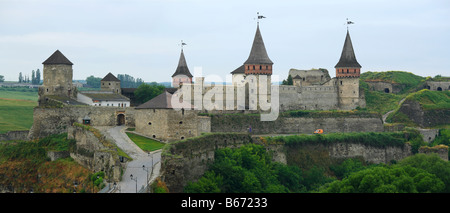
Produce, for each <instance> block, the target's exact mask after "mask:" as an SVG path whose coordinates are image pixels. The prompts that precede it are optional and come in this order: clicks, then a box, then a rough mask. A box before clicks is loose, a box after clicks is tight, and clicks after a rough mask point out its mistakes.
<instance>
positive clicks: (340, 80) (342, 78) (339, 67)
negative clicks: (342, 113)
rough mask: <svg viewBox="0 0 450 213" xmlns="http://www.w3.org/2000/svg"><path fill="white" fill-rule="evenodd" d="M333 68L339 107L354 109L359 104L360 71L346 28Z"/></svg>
mask: <svg viewBox="0 0 450 213" xmlns="http://www.w3.org/2000/svg"><path fill="white" fill-rule="evenodd" d="M347 23H349V22H347ZM350 23H353V22H350ZM335 68H336V78H337V85H338V95H339V108H341V109H344V110H349V109H355V108H356V107H358V106H360V103H359V100H360V94H359V93H360V91H359V77H360V73H361V65H360V64H359V63H358V61H357V60H356V56H355V52H354V50H353V45H352V40H351V39H350V33H349V30H348V28H347V35H346V37H345V42H344V47H343V49H342V53H341V58H340V59H339V62H338V63H337V64H336V66H335Z"/></svg>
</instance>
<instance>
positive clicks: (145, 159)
mask: <svg viewBox="0 0 450 213" xmlns="http://www.w3.org/2000/svg"><path fill="white" fill-rule="evenodd" d="M96 128H98V129H99V130H100V131H102V133H103V134H104V135H106V137H107V138H108V139H110V140H111V141H113V142H115V143H116V144H117V146H118V147H119V148H121V149H122V150H123V151H124V152H125V153H127V154H128V155H129V156H130V157H131V158H133V160H132V161H130V162H128V163H127V166H126V170H125V172H124V174H123V176H122V181H121V182H119V183H118V185H117V187H116V188H117V190H115V191H114V192H116V193H136V188H137V191H139V190H140V189H141V188H142V187H144V186H146V185H147V184H146V180H147V175H148V179H149V180H152V179H154V178H156V177H157V176H158V175H159V168H160V160H161V151H155V152H151V153H147V152H144V151H142V150H141V149H140V148H139V147H138V146H137V145H136V144H135V143H133V141H131V140H130V139H129V138H128V136H127V135H126V134H125V129H126V128H127V127H126V126H116V127H96ZM143 165H144V166H145V170H144V169H143V168H142V166H143ZM152 165H154V167H153V176H151V174H152ZM147 170H148V172H147ZM130 175H133V179H134V180H132V179H131V178H130ZM135 178H137V180H136V179H135Z"/></svg>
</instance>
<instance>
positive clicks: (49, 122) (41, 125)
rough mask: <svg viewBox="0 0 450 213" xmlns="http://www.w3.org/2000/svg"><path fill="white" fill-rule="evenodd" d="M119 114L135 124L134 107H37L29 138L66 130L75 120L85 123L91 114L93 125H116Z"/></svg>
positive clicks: (127, 122)
mask: <svg viewBox="0 0 450 213" xmlns="http://www.w3.org/2000/svg"><path fill="white" fill-rule="evenodd" d="M118 114H124V115H125V120H126V122H125V123H126V125H128V126H134V125H135V120H134V108H118V107H91V106H65V107H63V108H44V107H36V108H34V112H33V125H32V127H31V129H30V133H29V135H28V138H29V139H35V138H42V137H46V136H48V135H52V134H60V133H63V132H66V131H67V129H68V128H69V127H70V126H72V124H73V123H74V122H78V123H83V118H85V117H86V116H89V117H90V119H91V125H93V126H115V125H116V124H117V116H118Z"/></svg>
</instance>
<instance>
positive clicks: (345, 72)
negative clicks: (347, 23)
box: [335, 30, 361, 78]
mask: <svg viewBox="0 0 450 213" xmlns="http://www.w3.org/2000/svg"><path fill="white" fill-rule="evenodd" d="M335 68H336V77H338V78H342V77H350V78H359V76H360V72H361V65H360V64H359V63H358V61H357V60H356V56H355V52H354V50H353V45H352V40H351V39H350V33H349V32H348V30H347V36H346V37H345V42H344V47H343V48H342V54H341V58H340V59H339V62H338V63H337V64H336V66H335Z"/></svg>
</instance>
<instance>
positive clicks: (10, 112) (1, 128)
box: [0, 90, 38, 134]
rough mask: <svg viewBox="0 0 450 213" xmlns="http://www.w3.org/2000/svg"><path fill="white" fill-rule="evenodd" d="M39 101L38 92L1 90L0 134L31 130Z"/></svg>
mask: <svg viewBox="0 0 450 213" xmlns="http://www.w3.org/2000/svg"><path fill="white" fill-rule="evenodd" d="M37 99H38V95H37V92H32V91H5V90H0V134H1V133H5V132H8V131H13V130H28V129H30V127H31V125H32V124H33V108H34V107H35V106H37Z"/></svg>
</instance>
